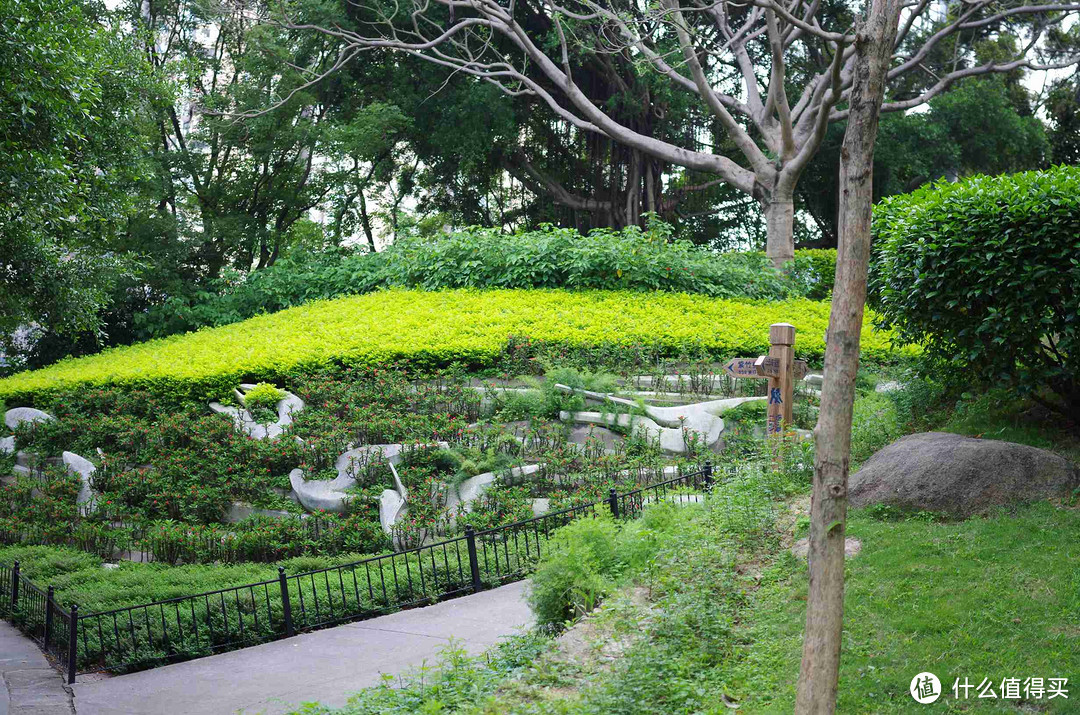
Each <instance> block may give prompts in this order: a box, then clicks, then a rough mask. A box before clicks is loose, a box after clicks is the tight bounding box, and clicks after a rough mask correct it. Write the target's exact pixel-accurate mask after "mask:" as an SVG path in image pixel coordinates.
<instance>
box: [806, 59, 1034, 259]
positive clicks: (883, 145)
mask: <svg viewBox="0 0 1080 715" xmlns="http://www.w3.org/2000/svg"><path fill="white" fill-rule="evenodd" d="M1010 80H1011V78H1010V77H1009V76H1008V75H994V76H990V77H972V78H969V79H966V80H961V81H960V82H958V83H957V84H956V86H955V87H954V88H953V89H952V90H951V91H950V92H947V93H945V94H942V95H940V96H938V97H935V98H934V99H932V100H930V102H929V106H928V109H927V111H925V112H918V113H914V114H901V113H894V114H888V115H885V116H884V117H882V118H881V126H880V130H879V132H878V141H877V146H876V147H875V149H874V201H875V202H876V201H878V200H879V199H881V198H883V197H885V196H891V195H893V194H902V193H907V192H909V191H913V190H915V189H917V188H918V187H920V186H922V185H923V184H925V183H927V182H930V181H934V180H936V179H939V178H941V177H949V178H950V179H954V178H962V177H966V176H971V175H972V174H977V173H981V174H1001V173H1008V172H1015V171H1023V170H1026V169H1036V168H1039V167H1042V166H1045V165H1046V163H1047V161H1048V159H1049V156H1050V145H1049V142H1048V141H1047V137H1046V131H1045V129H1044V127H1043V125H1042V122H1041V121H1039V119H1038V118H1036V117H1035V116H1034V114H1033V109H1034V107H1033V106H1032V105H1033V98H1032V97H1030V96H1029V94H1028V92H1027V90H1026V89H1025V88H1024V87H1023V86H1022V85H1019V84H1016V85H1014V84H1013V82H1012V81H1010ZM844 124H845V123H843V122H838V123H837V124H834V125H833V126H832V127H830V128H829V132H828V135H827V136H826V138H825V141H824V142H823V143H822V147H821V149H820V150H819V152H818V155H817V157H815V159H814V161H813V162H811V164H810V166H809V167H807V170H806V174H805V175H804V180H803V181H802V182H801V183H800V185H799V189H798V192H797V195H796V209H799V208H800V207H801V208H803V209H805V210H806V211H807V212H808V213H809V214H810V216H811V217H812V219H813V221H814V223H815V224H816V225H817V228H818V229H819V230H820V232H821V234H820V238H819V239H818V240H817V241H816V244H817V245H820V246H822V247H829V246H835V245H836V236H837V225H836V219H837V213H836V211H837V205H838V199H839V192H838V185H837V181H838V178H839V174H838V167H839V165H840V144H841V141H842V139H843V134H844Z"/></svg>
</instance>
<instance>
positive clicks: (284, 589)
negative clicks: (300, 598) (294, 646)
mask: <svg viewBox="0 0 1080 715" xmlns="http://www.w3.org/2000/svg"><path fill="white" fill-rule="evenodd" d="M277 575H278V584H279V585H280V586H281V609H282V610H283V611H284V612H285V637H286V638H288V637H291V636H294V635H296V627H295V626H294V625H293V619H292V603H291V602H290V601H289V580H288V579H287V578H286V577H285V567H284V566H278V567H277Z"/></svg>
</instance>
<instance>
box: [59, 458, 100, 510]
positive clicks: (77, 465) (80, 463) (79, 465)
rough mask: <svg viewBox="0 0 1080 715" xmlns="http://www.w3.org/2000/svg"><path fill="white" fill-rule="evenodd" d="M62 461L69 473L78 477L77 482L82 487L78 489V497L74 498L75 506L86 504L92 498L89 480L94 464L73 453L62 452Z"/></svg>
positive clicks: (92, 493)
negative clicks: (80, 483)
mask: <svg viewBox="0 0 1080 715" xmlns="http://www.w3.org/2000/svg"><path fill="white" fill-rule="evenodd" d="M61 456H62V457H63V460H64V466H66V467H67V468H68V471H69V472H74V473H75V474H78V475H79V481H80V482H82V485H81V486H80V487H79V496H78V497H76V499H75V503H76V504H86V503H87V502H89V501H90V500H91V499H93V498H94V492H93V490H91V489H90V478H91V477H92V476H93V474H94V470H95V469H96V468H95V467H94V464H93V463H92V462H91V461H90V460H89V459H87V458H85V457H80V456H79V455H77V454H75V453H74V452H64V453H63V455H61Z"/></svg>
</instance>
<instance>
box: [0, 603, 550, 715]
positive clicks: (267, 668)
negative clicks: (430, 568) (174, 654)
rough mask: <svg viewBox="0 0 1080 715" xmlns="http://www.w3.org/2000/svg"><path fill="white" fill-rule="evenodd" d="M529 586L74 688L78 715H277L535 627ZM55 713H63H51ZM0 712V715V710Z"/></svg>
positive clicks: (86, 680) (90, 680)
mask: <svg viewBox="0 0 1080 715" xmlns="http://www.w3.org/2000/svg"><path fill="white" fill-rule="evenodd" d="M525 587H526V586H525V582H519V583H514V584H510V585H508V586H503V587H501V588H496V589H492V590H490V591H483V592H481V593H478V594H475V595H472V596H464V597H462V598H455V599H452V600H450V601H444V602H443V603H438V604H436V605H434V606H427V607H425V608H415V609H413V610H410V611H401V612H400V613H393V614H391V615H389V616H381V617H379V618H373V619H371V620H368V621H360V622H358V623H350V624H346V625H343V626H337V627H336V628H328V629H326V630H323V631H316V632H314V633H306V634H304V635H300V636H296V637H293V638H285V639H283V640H279V641H274V642H273V643H265V644H263V645H258V646H254V647H251V648H245V649H243V650H237V651H232V652H230V653H222V654H221V655H215V656H210V657H208V658H200V659H198V660H192V661H188V662H186V663H177V664H176V665H169V666H165V667H163V668H155V669H153V670H145V671H142V672H140V673H132V674H131V675H121V676H118V677H114V678H103V679H95V678H94V677H93V676H86V677H83V676H80V678H79V679H78V681H77V682H76V683H75V685H74V686H73V689H74V691H75V710H76V712H77V713H78V715H203V714H206V715H231V714H233V713H243V714H244V715H255V714H256V713H263V714H265V715H280V714H281V713H287V712H289V711H291V710H293V709H295V708H297V707H299V706H300V705H301V704H302V703H305V702H312V701H318V702H321V703H323V704H325V705H332V706H339V705H344V704H345V701H346V700H348V696H349V694H350V693H352V692H355V691H357V690H360V689H362V688H366V687H369V686H372V685H378V684H379V683H380V682H381V681H382V674H383V673H389V674H393V675H398V674H405V673H407V672H408V671H409V670H411V669H413V668H416V667H418V666H421V665H423V664H424V663H425V662H426V663H428V664H434V663H436V662H437V661H438V653H439V649H441V648H442V647H444V646H445V645H446V644H447V643H448V642H449V640H450V639H451V638H453V639H455V640H458V641H462V643H463V645H464V647H465V648H466V649H467V650H468V651H469V652H470V653H473V654H476V653H481V652H483V651H484V650H486V649H487V648H489V647H490V646H492V645H494V644H495V643H496V642H497V641H498V640H499V639H500V638H501V637H503V636H508V635H513V634H514V633H515V632H516V631H518V630H519V629H521V628H522V627H524V626H528V625H530V624H531V623H532V613H531V612H530V610H529V607H528V605H527V604H526V603H525V598H524V595H525ZM57 712H59V711H57ZM0 715H3V713H2V712H0Z"/></svg>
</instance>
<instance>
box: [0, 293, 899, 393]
mask: <svg viewBox="0 0 1080 715" xmlns="http://www.w3.org/2000/svg"><path fill="white" fill-rule="evenodd" d="M828 310H829V306H828V303H827V302H816V301H809V300H805V299H797V300H789V301H780V302H771V303H753V302H750V303H748V302H739V301H730V300H724V299H705V298H702V297H701V296H690V295H685V294H675V293H669V294H665V293H650V294H643V293H629V292H609V291H596V292H591V291H583V292H573V293H572V292H566V291H558V290H538V291H517V290H505V291H502V290H497V291H468V290H464V291H441V292H422V291H381V292H378V293H374V294H370V295H365V296H358V297H352V298H343V299H339V300H336V301H327V302H315V303H310V304H306V305H304V306H301V307H298V308H292V309H290V310H287V311H282V312H280V313H275V314H273V315H268V316H262V317H258V318H253V319H251V320H247V321H244V322H242V323H237V324H234V325H229V326H225V327H222V328H216V329H210V330H202V331H199V332H196V333H192V334H187V335H183V336H174V337H171V338H166V339H163V340H157V341H150V342H147V343H142V344H139V345H133V346H129V347H125V348H118V349H115V350H108V351H105V352H102V353H100V354H98V355H93V356H90V357H86V358H80V359H76V360H69V361H64V362H61V363H58V364H56V365H54V366H51V367H48V368H45V369H42V370H35V371H32V372H25V373H19V374H17V375H14V376H12V377H9V378H6V379H4V380H0V397H2V398H3V399H5V400H6V401H7V403H8V404H9V405H14V404H22V403H28V402H33V401H40V400H41V399H43V397H44V396H45V395H46V394H47V393H49V392H55V391H60V390H65V389H71V388H74V387H77V386H85V387H105V386H110V385H113V386H123V387H124V388H126V389H134V388H141V389H147V390H149V391H151V392H154V393H155V394H158V395H164V396H168V397H170V398H172V399H178V398H180V397H184V396H195V397H198V398H213V397H217V396H220V395H225V394H228V392H229V391H231V389H232V388H233V387H234V386H235V385H236V384H239V383H240V382H245V381H266V382H273V383H275V384H278V383H281V382H283V381H284V380H285V379H286V378H288V377H289V376H291V375H294V374H300V373H303V372H311V371H313V370H316V369H318V368H320V367H325V366H331V365H335V364H349V365H356V366H368V367H371V366H376V365H385V364H389V363H392V362H395V361H406V362H408V363H410V364H411V365H414V366H420V367H425V366H426V367H429V368H430V367H440V366H447V365H449V364H451V363H460V364H463V365H466V366H470V367H473V368H492V367H494V366H496V365H497V363H498V361H499V359H500V357H501V356H502V355H503V354H504V353H505V352H506V351H507V350H508V349H515V350H518V351H520V349H521V348H520V346H521V344H522V343H524V342H527V343H528V344H529V345H530V346H531V349H532V350H533V351H534V352H548V353H551V352H559V351H563V352H566V351H569V352H577V353H584V354H586V355H588V356H590V357H591V358H593V359H594V360H595V361H596V362H597V363H600V364H602V363H603V362H605V360H610V359H615V358H617V357H618V356H623V355H625V354H627V353H637V354H640V355H643V356H644V355H650V356H654V357H676V356H678V355H679V354H681V353H685V352H686V351H688V350H698V351H702V352H705V353H707V354H708V355H709V356H711V357H712V358H713V359H717V360H718V359H722V358H727V357H731V356H735V355H740V354H746V355H758V354H761V353H763V352H765V351H766V350H767V348H768V345H767V337H768V326H769V325H770V324H771V323H776V322H790V323H792V324H793V325H795V327H796V329H797V331H798V338H797V341H798V347H797V351H798V352H799V354H800V355H801V356H805V357H807V358H810V359H812V360H813V359H819V358H820V357H821V355H822V354H823V350H824V342H823V336H824V330H825V325H826V323H827V320H828ZM871 317H872V316H871ZM870 323H871V321H870V320H867V321H866V327H865V329H864V333H863V337H862V345H863V353H864V355H865V356H866V358H867V359H871V360H883V359H889V358H890V356H892V355H894V354H895V353H894V350H893V348H892V346H891V344H890V340H889V334H888V333H885V332H876V331H874V330H873V329H872V328H871V327H870Z"/></svg>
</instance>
